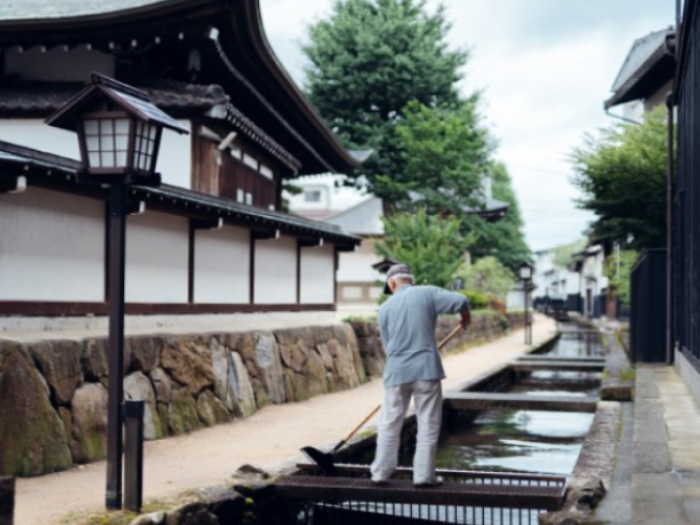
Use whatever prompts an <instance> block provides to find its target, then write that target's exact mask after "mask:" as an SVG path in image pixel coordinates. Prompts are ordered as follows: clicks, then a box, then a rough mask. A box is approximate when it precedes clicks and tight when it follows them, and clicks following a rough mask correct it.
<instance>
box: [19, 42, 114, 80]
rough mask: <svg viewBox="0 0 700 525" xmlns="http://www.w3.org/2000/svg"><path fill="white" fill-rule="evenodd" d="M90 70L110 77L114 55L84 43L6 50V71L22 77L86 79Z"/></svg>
mask: <svg viewBox="0 0 700 525" xmlns="http://www.w3.org/2000/svg"><path fill="white" fill-rule="evenodd" d="M93 71H96V72H98V73H102V74H103V75H107V76H108V77H112V78H113V77H114V57H113V56H112V55H107V54H104V53H100V52H99V51H94V50H88V49H87V48H86V47H85V46H80V47H76V48H73V49H71V50H69V51H64V50H63V47H62V46H59V47H56V48H53V49H47V50H46V52H42V51H41V49H40V48H39V47H38V46H37V47H33V48H31V49H28V50H26V51H24V52H23V53H20V52H19V49H18V48H17V47H12V48H10V49H8V50H7V51H6V52H5V74H6V75H17V76H19V77H20V78H23V79H25V80H42V81H55V82H87V81H88V80H90V74H91V73H92V72H93Z"/></svg>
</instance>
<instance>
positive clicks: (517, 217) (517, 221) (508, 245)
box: [473, 162, 532, 270]
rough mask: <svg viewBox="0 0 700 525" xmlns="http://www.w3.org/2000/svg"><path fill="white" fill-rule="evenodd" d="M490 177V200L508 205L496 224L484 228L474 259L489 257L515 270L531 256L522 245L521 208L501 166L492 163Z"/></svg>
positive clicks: (488, 224)
mask: <svg viewBox="0 0 700 525" xmlns="http://www.w3.org/2000/svg"><path fill="white" fill-rule="evenodd" d="M489 173H490V175H491V180H492V184H493V198H494V199H497V200H499V201H503V202H506V203H508V211H507V212H506V215H505V217H503V218H502V219H501V220H499V221H498V222H495V223H485V224H484V225H483V227H482V229H481V230H480V231H481V235H480V236H479V239H478V240H477V241H476V242H475V244H474V248H473V249H474V255H475V256H476V257H480V256H483V255H484V254H489V253H491V254H493V255H494V256H495V257H496V258H498V260H499V261H500V262H501V263H503V264H504V265H505V266H507V267H508V268H510V269H511V270H515V268H517V267H518V265H519V264H520V263H522V262H523V261H527V260H530V258H531V255H532V252H531V250H530V247H529V246H528V245H527V242H525V235H524V233H523V226H524V223H523V218H522V215H521V213H520V204H519V203H518V197H517V196H516V194H515V191H514V190H513V185H512V182H511V178H510V174H509V173H508V170H507V169H506V167H505V166H504V165H503V164H502V163H500V162H496V163H493V165H492V166H491V168H490V170H489Z"/></svg>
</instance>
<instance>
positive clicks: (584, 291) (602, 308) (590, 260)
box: [572, 244, 609, 317]
mask: <svg viewBox="0 0 700 525" xmlns="http://www.w3.org/2000/svg"><path fill="white" fill-rule="evenodd" d="M572 266H573V267H574V269H575V270H576V271H577V272H578V273H579V274H580V276H581V279H580V288H579V290H580V293H581V297H582V300H583V313H584V315H587V316H589V317H600V316H602V315H605V314H606V305H604V304H602V303H601V304H599V305H598V308H596V300H600V299H597V298H598V297H600V296H602V295H603V294H605V293H607V291H608V285H609V280H608V278H607V277H606V276H605V250H603V247H602V246H601V245H600V244H596V245H593V246H589V247H587V248H586V249H585V250H584V251H583V252H581V253H580V254H578V256H577V257H576V260H575V261H574V263H573V265H572Z"/></svg>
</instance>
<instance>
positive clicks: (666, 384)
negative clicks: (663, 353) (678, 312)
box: [595, 365, 700, 525]
mask: <svg viewBox="0 0 700 525" xmlns="http://www.w3.org/2000/svg"><path fill="white" fill-rule="evenodd" d="M698 444H700V407H699V406H698V404H697V403H696V402H695V400H694V399H693V397H692V396H691V394H690V391H689V390H688V387H687V386H686V384H685V383H684V382H683V380H682V379H681V377H680V375H679V374H678V373H677V372H676V369H675V368H673V367H668V366H648V365H647V366H644V365H640V366H638V367H637V380H636V399H635V402H634V403H624V404H623V414H622V428H621V438H620V442H619V445H618V449H617V461H616V468H615V473H614V475H613V482H612V487H611V489H610V491H609V493H608V495H607V496H606V497H605V498H604V499H603V502H602V505H601V506H600V508H599V509H598V511H597V512H596V516H595V517H596V519H598V520H601V521H600V523H605V524H608V525H612V524H614V525H659V524H673V525H690V524H700V447H699V445H698ZM596 523H597V522H596Z"/></svg>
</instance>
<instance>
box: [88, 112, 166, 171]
mask: <svg viewBox="0 0 700 525" xmlns="http://www.w3.org/2000/svg"><path fill="white" fill-rule="evenodd" d="M79 125H82V129H80V128H79V129H78V140H79V141H80V143H81V144H80V149H81V152H84V158H83V162H84V165H85V168H86V169H87V170H89V171H91V172H92V173H105V174H106V173H114V172H123V171H125V170H134V171H138V172H144V173H149V174H150V173H153V172H155V169H156V167H155V161H156V156H157V152H158V146H159V144H160V136H161V131H162V128H160V127H158V126H156V125H155V124H151V123H147V122H143V121H140V120H137V119H135V118H133V117H130V116H129V115H127V114H126V113H124V112H121V111H109V112H101V113H94V114H90V113H86V114H84V115H83V120H82V121H81V122H80V123H79Z"/></svg>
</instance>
